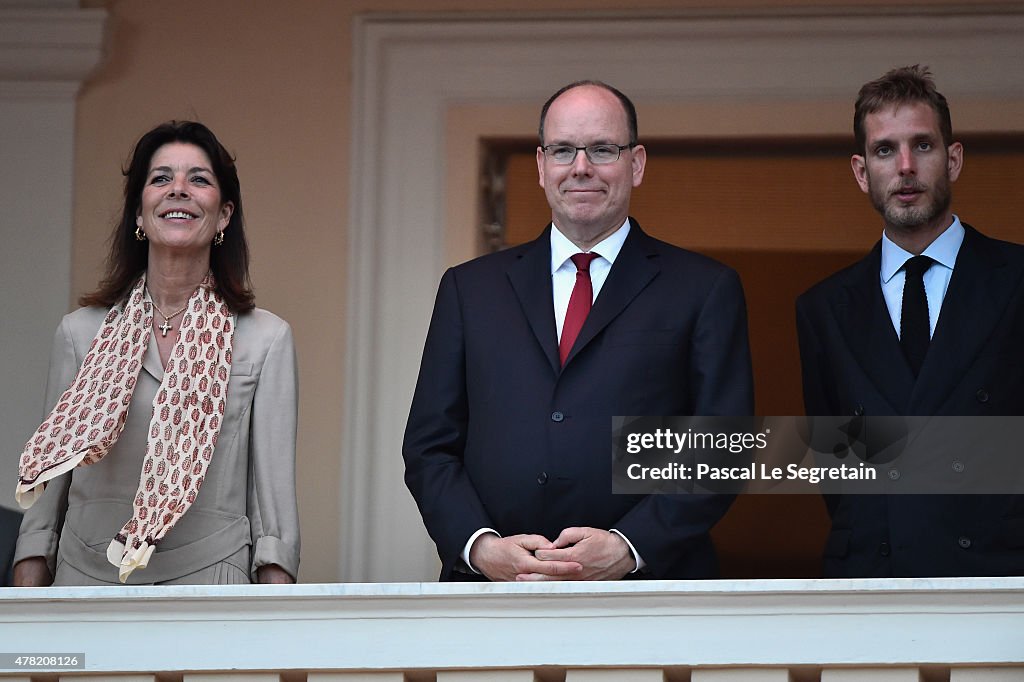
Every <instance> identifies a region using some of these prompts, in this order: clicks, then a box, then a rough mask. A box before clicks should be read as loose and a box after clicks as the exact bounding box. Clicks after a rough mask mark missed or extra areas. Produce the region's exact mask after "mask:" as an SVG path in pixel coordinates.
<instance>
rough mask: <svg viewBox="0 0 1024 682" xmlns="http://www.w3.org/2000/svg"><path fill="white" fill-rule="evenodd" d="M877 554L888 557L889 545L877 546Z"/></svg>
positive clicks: (889, 552)
mask: <svg viewBox="0 0 1024 682" xmlns="http://www.w3.org/2000/svg"><path fill="white" fill-rule="evenodd" d="M878 553H879V555H881V556H889V554H891V550H890V549H889V543H888V542H883V543H882V544H880V545H879V546H878Z"/></svg>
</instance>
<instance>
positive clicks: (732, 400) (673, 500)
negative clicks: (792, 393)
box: [403, 219, 753, 580]
mask: <svg viewBox="0 0 1024 682" xmlns="http://www.w3.org/2000/svg"><path fill="white" fill-rule="evenodd" d="M631 220H632V219H631ZM548 230H550V227H549V228H548ZM548 230H545V231H544V232H543V234H541V236H540V237H539V238H538V239H536V240H535V241H533V242H531V243H528V244H525V245H522V246H518V247H515V248H511V249H508V250H506V251H502V252H499V253H495V254H491V255H487V256H483V257H481V258H477V259H475V260H473V261H470V262H468V263H464V264H462V265H459V266H457V267H455V268H452V269H450V270H448V271H447V272H446V273H445V274H444V277H443V278H442V280H441V284H440V287H439V290H438V294H437V300H436V303H435V307H434V313H433V318H432V320H431V323H430V328H429V331H428V334H427V340H426V345H425V347H424V351H423V361H422V365H421V368H420V374H419V379H418V382H417V385H416V393H415V396H414V398H413V404H412V409H411V411H410V414H409V422H408V426H407V429H406V434H405V443H404V447H403V454H404V457H405V463H406V474H405V480H406V484H407V485H408V486H409V489H410V491H411V492H412V494H413V497H414V498H415V499H416V503H417V504H418V506H419V509H420V512H421V514H422V516H423V521H424V524H425V525H426V528H427V531H428V532H429V533H430V536H431V538H432V539H433V540H434V542H435V543H436V545H437V550H438V554H439V555H440V557H441V562H442V564H443V568H442V572H441V579H442V580H447V579H452V577H453V575H452V572H453V568H454V566H455V565H456V563H457V562H458V558H459V555H460V553H461V552H462V550H463V548H464V546H465V544H466V542H467V541H468V539H469V538H470V536H471V535H472V534H473V533H474V532H475V531H477V530H478V529H480V528H485V527H486V528H493V529H495V530H497V531H498V532H499V533H501V534H502V535H505V536H507V535H513V534H518V533H539V534H542V535H544V536H545V537H547V538H549V539H552V540H553V539H554V538H556V537H557V536H558V534H559V533H560V532H561V531H562V530H563V529H564V528H567V527H571V526H591V527H596V528H603V529H611V528H615V529H617V530H619V531H620V532H622V533H623V534H624V535H625V536H626V537H628V538H629V540H630V541H631V542H632V543H633V545H634V546H635V547H636V549H637V551H638V552H639V553H640V555H641V556H642V557H643V558H644V560H645V561H646V562H647V570H646V571H645V574H646V575H648V576H650V577H656V578H704V577H714V576H715V575H716V574H717V562H716V560H715V555H714V549H713V546H712V544H711V541H710V537H709V535H708V531H709V530H710V528H711V527H712V526H713V525H714V524H715V522H716V521H717V520H718V519H719V518H720V517H721V516H722V515H723V514H724V513H725V511H726V509H727V508H728V506H729V503H730V502H731V498H730V497H729V496H722V495H649V496H644V495H613V494H612V491H611V485H612V484H611V481H612V476H611V464H612V458H611V427H612V424H611V418H612V416H613V415H691V414H701V415H749V414H752V412H753V388H752V384H753V380H752V376H751V365H750V351H749V346H748V338H747V320H746V307H745V303H744V298H743V291H742V287H741V285H740V281H739V278H738V276H737V275H736V273H735V272H734V271H733V270H731V269H729V268H727V267H725V266H724V265H722V264H720V263H717V262H715V261H713V260H711V259H709V258H706V257H703V256H700V255H697V254H695V253H691V252H689V251H685V250H683V249H680V248H678V247H675V246H672V245H670V244H666V243H665V242H662V241H658V240H656V239H653V238H652V237H650V236H648V235H646V234H645V233H643V232H642V231H641V230H640V227H639V225H638V224H637V223H636V222H635V221H633V222H632V227H631V229H630V233H629V235H628V237H627V238H626V241H625V243H624V244H623V247H622V250H621V251H620V253H619V255H618V257H617V258H616V260H615V263H614V264H613V266H612V268H611V270H610V272H609V274H608V279H607V280H606V281H605V284H604V286H603V288H602V289H601V292H600V294H599V296H598V298H597V300H596V301H595V302H594V307H593V309H592V310H591V312H590V314H589V316H588V317H587V320H586V323H585V324H584V326H583V329H582V330H581V332H580V335H579V337H578V338H577V341H576V344H575V346H574V347H573V349H572V351H571V353H570V355H569V357H568V359H567V361H566V364H565V366H564V367H561V366H560V363H559V361H558V340H557V338H556V335H557V333H556V328H555V316H554V312H553V304H552V285H551V247H550V235H549V232H548Z"/></svg>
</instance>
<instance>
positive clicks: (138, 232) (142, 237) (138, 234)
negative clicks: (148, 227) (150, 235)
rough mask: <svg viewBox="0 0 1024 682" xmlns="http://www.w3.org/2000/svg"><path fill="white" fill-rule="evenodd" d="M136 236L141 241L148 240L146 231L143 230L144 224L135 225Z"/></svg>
mask: <svg viewBox="0 0 1024 682" xmlns="http://www.w3.org/2000/svg"><path fill="white" fill-rule="evenodd" d="M135 238H136V239H138V240H139V241H140V242H144V241H146V233H145V232H143V231H142V225H138V226H136V227H135Z"/></svg>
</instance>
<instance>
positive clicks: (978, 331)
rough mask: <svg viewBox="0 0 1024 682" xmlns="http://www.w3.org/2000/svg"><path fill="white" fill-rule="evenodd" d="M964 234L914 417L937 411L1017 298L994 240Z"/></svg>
mask: <svg viewBox="0 0 1024 682" xmlns="http://www.w3.org/2000/svg"><path fill="white" fill-rule="evenodd" d="M964 228H965V230H966V234H965V235H964V242H963V244H962V245H961V247H960V251H959V253H958V254H957V258H956V265H955V266H954V268H953V276H952V278H951V279H950V281H949V288H948V289H947V290H946V297H945V298H944V299H943V301H942V308H941V310H940V312H939V321H938V324H937V325H936V327H935V334H934V335H933V337H932V342H931V345H930V346H929V348H928V355H927V356H925V360H924V364H923V365H922V366H921V374H920V375H919V377H918V381H917V384H916V386H915V387H914V392H913V395H912V397H911V403H910V404H911V408H910V410H911V411H910V412H909V413H910V414H933V413H935V412H936V411H938V409H939V408H940V407H941V406H942V404H943V402H944V401H945V400H946V398H947V397H948V395H949V393H950V391H952V390H953V389H954V388H955V387H956V385H957V384H958V383H959V382H960V380H961V379H962V377H963V375H964V373H965V372H966V371H967V369H968V368H969V367H970V366H971V364H972V363H973V362H974V359H975V357H977V355H978V352H979V351H980V350H981V348H982V346H983V345H984V344H985V342H986V341H987V340H988V339H989V338H990V335H991V333H992V330H993V329H994V328H995V326H996V325H997V324H998V323H999V320H1000V318H1001V316H1002V313H1003V311H1004V310H1005V309H1006V305H1007V301H1008V299H1009V297H1010V296H1011V295H1012V293H1013V289H1014V287H1013V283H1012V281H1011V280H1012V279H1013V277H1014V276H1015V274H1016V269H1015V268H1012V267H1008V263H1007V261H1006V259H1005V258H1004V257H1003V256H1002V255H1001V254H1000V253H999V252H998V251H997V250H996V249H994V248H992V244H991V240H989V239H988V238H987V237H985V236H983V235H981V234H979V233H978V232H977V231H976V230H974V228H972V227H970V226H968V225H965V226H964Z"/></svg>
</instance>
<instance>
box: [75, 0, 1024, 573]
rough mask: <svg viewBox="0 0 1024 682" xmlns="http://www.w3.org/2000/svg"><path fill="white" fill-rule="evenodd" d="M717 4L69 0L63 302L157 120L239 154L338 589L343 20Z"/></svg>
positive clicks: (309, 556)
mask: <svg viewBox="0 0 1024 682" xmlns="http://www.w3.org/2000/svg"><path fill="white" fill-rule="evenodd" d="M730 4H731V5H733V6H735V7H769V6H780V5H788V6H791V7H796V6H803V7H806V6H818V5H828V6H832V5H838V4H839V3H823V2H820V1H818V2H814V1H812V0H789V2H782V3H780V2H774V3H772V2H765V1H763V0H733V1H732V2H731V3H730ZM857 4H859V5H860V6H864V5H878V6H879V7H887V6H888V5H889V4H890V3H889V2H888V1H887V0H870V1H862V2H860V3H857ZM907 4H911V5H921V6H934V5H940V4H941V5H955V4H957V3H955V2H937V1H936V0H916V1H915V2H911V3H907ZM989 4H990V5H1005V6H1013V7H1019V6H1020V5H1021V3H1020V2H1003V3H989ZM718 5H719V3H717V2H712V1H711V0H705V1H704V2H700V1H697V0H691V1H689V2H671V1H668V0H662V1H655V0H646V1H644V2H635V1H628V0H463V1H456V0H377V1H375V2H374V1H371V0H350V1H337V2H335V1H329V0H296V1H294V2H287V3H285V2H279V1H278V0H218V1H217V2H207V1H205V0H204V1H200V0H179V1H178V2H174V3H156V2H141V1H137V0H106V1H104V0H83V2H82V6H83V7H104V8H106V9H107V11H108V12H109V15H110V16H109V19H108V22H107V32H108V37H107V46H106V59H105V61H104V62H103V63H102V64H101V66H100V67H99V69H98V70H97V72H96V73H95V75H94V76H93V77H92V78H91V79H90V80H88V81H87V82H86V84H85V86H84V87H83V88H82V90H81V93H80V95H79V97H78V109H77V123H76V131H75V133H76V142H75V165H74V177H75V181H74V214H73V219H74V226H73V238H72V249H73V253H72V267H71V288H72V295H73V296H74V297H77V295H79V294H81V293H83V292H84V291H86V290H88V289H89V288H90V287H92V286H93V285H94V284H95V282H96V280H97V276H98V273H99V272H100V267H101V263H102V259H103V256H104V251H105V243H106V239H107V236H108V230H109V226H110V225H111V219H112V216H113V215H114V213H115V212H116V210H117V208H118V206H119V201H120V198H119V192H120V183H121V176H120V173H119V169H120V167H121V166H122V164H123V163H124V160H125V158H126V156H127V154H128V152H129V151H130V149H131V146H132V144H133V143H134V141H135V139H136V138H137V137H138V136H139V135H140V134H141V133H142V132H144V131H145V130H147V129H149V128H150V127H152V126H153V125H155V124H157V123H159V122H162V121H164V120H167V119H170V118H198V119H199V120H201V121H203V122H204V123H206V124H208V125H209V126H210V127H211V128H212V129H213V130H214V131H215V132H216V133H217V134H218V136H220V137H221V139H222V140H223V141H224V142H225V143H226V145H227V146H228V147H229V149H231V150H233V151H234V152H235V153H236V154H237V157H238V165H239V169H240V175H241V180H242V187H243V196H244V200H245V209H246V214H247V218H248V226H247V227H248V232H249V238H250V240H251V246H252V249H253V255H254V258H253V276H254V280H255V284H256V293H257V303H258V305H260V306H262V307H265V308H268V309H270V310H273V311H274V312H276V313H278V314H279V315H281V316H282V317H284V318H285V319H287V320H289V322H291V324H292V326H293V328H294V330H295V336H296V340H297V344H298V353H299V362H300V367H301V406H300V438H299V461H298V481H299V503H300V513H301V517H302V524H303V528H302V530H303V567H302V575H301V578H302V580H303V581H305V582H310V581H332V580H337V579H339V578H343V577H344V576H341V575H340V569H339V556H340V542H341V540H340V538H339V528H340V522H339V514H340V505H339V492H338V491H339V488H340V483H341V482H340V471H341V462H340V461H339V458H340V451H341V448H340V441H341V423H342V416H343V409H344V406H343V404H342V402H343V401H342V396H343V381H344V376H343V374H344V358H345V347H344V346H345V327H346V312H347V311H346V277H347V273H346V263H347V251H346V249H347V236H348V234H349V230H348V225H347V220H348V215H349V205H348V191H349V186H350V184H349V183H350V173H352V172H353V171H355V172H358V169H352V168H350V167H349V159H350V147H351V146H352V145H354V144H359V143H360V141H359V140H352V139H351V138H350V132H349V131H350V109H351V102H350V89H351V75H352V67H353V65H352V58H351V53H352V45H351V30H352V23H353V18H354V17H355V16H356V15H357V14H359V13H364V12H374V13H390V12H412V11H415V12H426V11H445V12H448V11H450V12H466V11H473V12H481V11H485V10H493V11H509V12H511V11H522V10H535V11H559V10H567V11H568V10H594V9H606V10H620V11H621V10H625V9H630V10H636V9H637V8H643V9H666V8H701V7H704V8H713V7H718ZM397 199H400V198H399V197H396V200H397ZM404 421H405V415H404V414H396V415H394V428H396V429H401V428H402V427H403V425H404ZM398 456H399V454H398V453H397V452H396V453H394V457H398Z"/></svg>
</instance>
